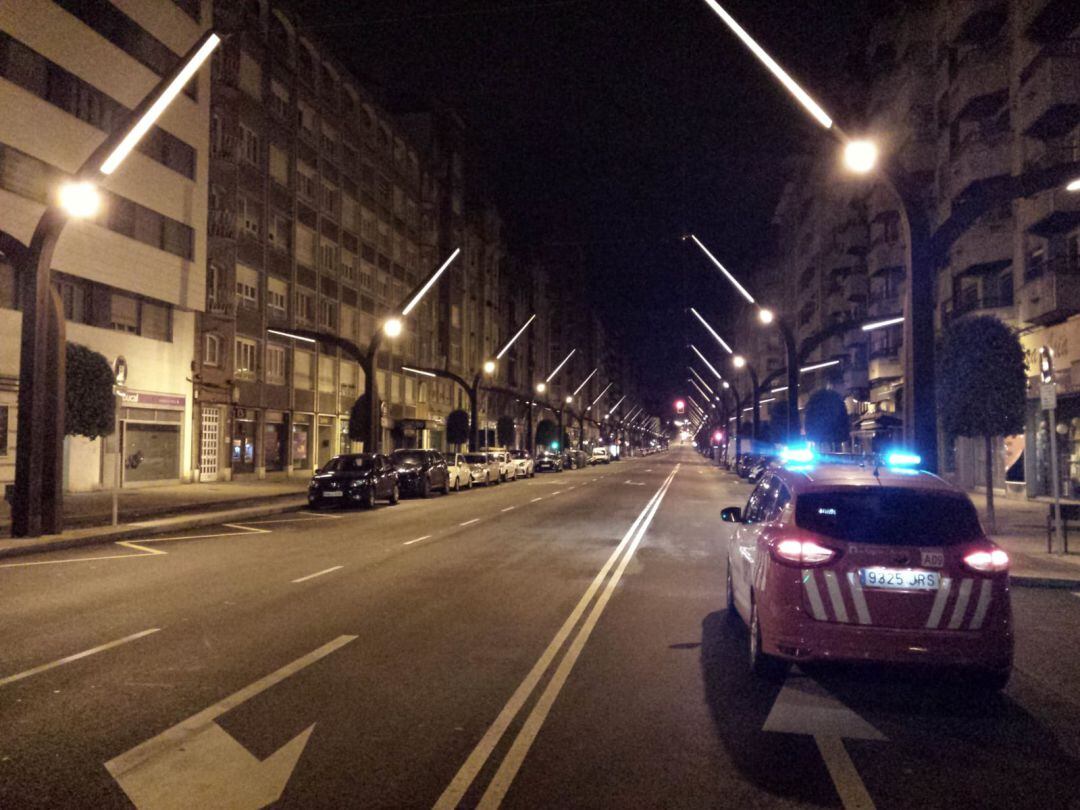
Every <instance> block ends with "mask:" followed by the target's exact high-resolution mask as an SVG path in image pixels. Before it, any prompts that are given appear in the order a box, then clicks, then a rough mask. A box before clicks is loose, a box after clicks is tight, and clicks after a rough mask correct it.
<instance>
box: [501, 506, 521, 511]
mask: <svg viewBox="0 0 1080 810" xmlns="http://www.w3.org/2000/svg"><path fill="white" fill-rule="evenodd" d="M511 509H517V507H516V506H508V507H506V508H505V509H500V510H499V511H500V512H509V511H510V510H511Z"/></svg>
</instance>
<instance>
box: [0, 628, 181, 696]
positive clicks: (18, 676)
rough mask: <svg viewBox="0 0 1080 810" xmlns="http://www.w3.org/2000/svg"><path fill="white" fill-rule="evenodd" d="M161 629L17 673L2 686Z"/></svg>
mask: <svg viewBox="0 0 1080 810" xmlns="http://www.w3.org/2000/svg"><path fill="white" fill-rule="evenodd" d="M160 629H161V628H160V627H151V628H150V629H149V630H141V631H139V632H138V633H132V634H131V635H130V636H124V637H123V638H118V639H116V641H109V642H107V643H105V644H100V645H98V646H97V647H91V648H90V649H89V650H83V651H82V652H78V653H75V654H74V655H68V656H65V657H64V658H60V659H58V660H56V661H52V662H50V663H48V664H42V665H41V666H37V667H34V668H33V669H28V670H25V671H24V672H17V673H16V674H14V675H8V676H7V677H6V678H0V686H6V685H7V684H9V683H15V681H21V680H22V679H23V678H29V677H30V676H31V675H37V674H39V673H42V672H47V671H48V670H50V669H55V668H56V667H59V666H63V665H64V664H70V663H71V662H72V661H78V660H79V659H80V658H86V657H88V656H91V655H95V654H97V653H99V652H104V651H105V650H111V649H112V648H113V647H119V646H120V645H121V644H127V643H128V642H129V641H135V640H136V639H140V638H142V637H143V636H148V635H150V634H151V633H156V632H158V631H159V630H160Z"/></svg>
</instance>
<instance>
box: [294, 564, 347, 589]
mask: <svg viewBox="0 0 1080 810" xmlns="http://www.w3.org/2000/svg"><path fill="white" fill-rule="evenodd" d="M344 567H345V566H343V565H335V566H334V567H333V568H325V569H323V570H322V571H316V572H315V573H314V574H308V575H307V576H306V577H300V579H294V580H293V584H295V583H297V582H307V581H308V580H309V579H315V577H321V576H322V575H323V574H329V573H330V572H331V571H340V570H341V569H342V568H344Z"/></svg>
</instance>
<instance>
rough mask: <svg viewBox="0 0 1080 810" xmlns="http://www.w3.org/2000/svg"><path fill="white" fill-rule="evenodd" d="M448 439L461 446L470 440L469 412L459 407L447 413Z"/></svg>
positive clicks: (451, 442)
mask: <svg viewBox="0 0 1080 810" xmlns="http://www.w3.org/2000/svg"><path fill="white" fill-rule="evenodd" d="M446 440H447V441H448V442H450V444H452V445H455V446H457V447H460V446H461V445H463V444H465V442H467V441H468V440H469V412H468V411H463V410H461V409H460V408H458V409H457V410H456V411H450V413H448V414H447V415H446Z"/></svg>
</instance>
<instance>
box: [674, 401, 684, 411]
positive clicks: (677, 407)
mask: <svg viewBox="0 0 1080 810" xmlns="http://www.w3.org/2000/svg"><path fill="white" fill-rule="evenodd" d="M675 413H686V403H685V402H683V401H682V400H681V399H677V400H675Z"/></svg>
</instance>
